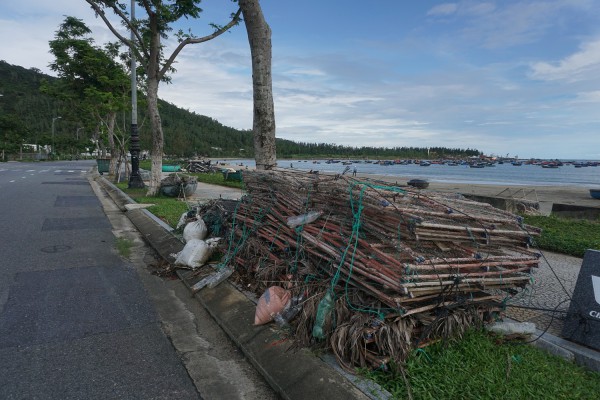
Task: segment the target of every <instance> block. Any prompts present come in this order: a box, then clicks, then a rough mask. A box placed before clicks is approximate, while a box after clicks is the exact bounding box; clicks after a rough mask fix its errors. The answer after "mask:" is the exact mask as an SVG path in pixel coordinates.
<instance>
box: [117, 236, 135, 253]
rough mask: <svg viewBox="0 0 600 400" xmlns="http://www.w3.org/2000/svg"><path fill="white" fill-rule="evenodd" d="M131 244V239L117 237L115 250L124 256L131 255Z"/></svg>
mask: <svg viewBox="0 0 600 400" xmlns="http://www.w3.org/2000/svg"><path fill="white" fill-rule="evenodd" d="M132 246H133V241H131V240H129V239H127V238H122V237H119V238H117V242H116V247H117V251H118V252H119V254H120V255H122V256H123V257H125V258H128V257H129V256H130V255H131V247H132Z"/></svg>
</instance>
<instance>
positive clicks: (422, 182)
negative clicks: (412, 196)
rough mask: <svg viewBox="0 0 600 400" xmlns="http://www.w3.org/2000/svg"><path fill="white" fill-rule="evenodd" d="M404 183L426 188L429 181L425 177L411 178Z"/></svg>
mask: <svg viewBox="0 0 600 400" xmlns="http://www.w3.org/2000/svg"><path fill="white" fill-rule="evenodd" d="M406 184H407V185H408V186H412V187H414V188H417V189H427V188H428V187H429V182H427V181H426V180H425V179H411V180H410V181H408V182H406Z"/></svg>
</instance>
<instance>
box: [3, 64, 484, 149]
mask: <svg viewBox="0 0 600 400" xmlns="http://www.w3.org/2000/svg"><path fill="white" fill-rule="evenodd" d="M55 79H57V78H54V77H51V76H48V75H45V74H43V73H41V72H40V71H39V70H37V69H35V68H30V69H26V68H23V67H20V66H16V65H11V64H8V63H6V62H5V61H0V94H2V95H3V96H2V97H0V135H1V137H2V139H3V141H2V142H0V146H2V149H4V150H5V151H6V152H8V153H16V152H18V151H19V144H21V143H29V144H41V145H44V144H50V143H51V142H52V120H53V118H54V117H56V116H61V119H60V120H55V126H54V128H55V129H54V141H55V143H56V147H57V149H59V150H62V151H63V152H65V153H69V152H71V153H72V152H74V151H75V150H74V149H76V148H77V147H78V146H79V147H82V146H85V145H88V146H89V145H90V144H89V139H91V137H92V133H93V132H92V128H90V126H91V125H92V124H93V121H86V120H82V116H80V115H76V114H74V113H73V112H72V111H71V110H70V107H68V105H66V104H63V103H61V102H60V101H58V100H57V99H55V98H53V97H51V96H49V95H47V94H44V93H42V92H41V91H40V87H41V86H42V85H43V83H44V82H45V81H52V80H55ZM142 100H143V99H142ZM159 109H160V113H161V118H162V122H163V130H164V135H165V150H164V151H165V154H168V155H173V156H177V157H189V156H193V155H201V156H209V157H243V158H253V157H254V145H253V141H252V133H251V131H245V130H238V129H234V128H231V127H228V126H225V125H223V124H221V123H219V122H218V121H216V120H214V119H212V118H210V117H207V116H204V115H199V114H196V113H194V112H190V111H188V110H184V109H182V108H180V107H177V106H175V105H174V104H170V103H167V102H165V101H162V100H161V101H160V102H159ZM138 111H139V117H138V123H139V125H140V128H139V132H140V141H141V146H142V149H149V148H150V132H149V124H147V123H145V122H144V121H145V119H146V110H145V107H143V106H142V105H140V106H139V107H138ZM120 117H121V118H120V119H119V121H118V122H117V123H118V125H119V127H120V129H121V130H122V131H124V132H128V130H129V128H128V127H129V124H130V119H129V118H130V117H129V115H127V113H125V115H121V116H120ZM428 154H431V156H432V157H464V156H472V155H478V154H480V153H479V151H477V150H474V149H447V148H443V147H439V148H429V153H428V149H427V148H424V147H394V148H376V147H360V148H357V147H348V146H340V145H336V144H330V143H298V142H293V141H291V140H285V139H277V157H278V158H279V159H283V158H318V157H339V158H342V157H343V158H363V157H370V158H387V159H394V158H428Z"/></svg>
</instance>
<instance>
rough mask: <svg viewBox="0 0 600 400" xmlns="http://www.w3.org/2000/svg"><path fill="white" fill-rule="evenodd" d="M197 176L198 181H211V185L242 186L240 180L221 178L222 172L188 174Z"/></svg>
mask: <svg viewBox="0 0 600 400" xmlns="http://www.w3.org/2000/svg"><path fill="white" fill-rule="evenodd" d="M188 175H192V176H195V177H196V178H198V182H204V183H211V184H213V185H220V186H227V187H232V188H238V189H241V188H243V183H242V182H237V181H226V180H225V179H223V174H222V173H220V172H214V173H211V174H188Z"/></svg>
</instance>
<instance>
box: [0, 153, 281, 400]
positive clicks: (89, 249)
mask: <svg viewBox="0 0 600 400" xmlns="http://www.w3.org/2000/svg"><path fill="white" fill-rule="evenodd" d="M93 165H94V162H91V161H65V162H49V163H1V164H0V228H1V229H0V254H1V256H0V398H1V399H83V398H86V399H198V398H203V397H204V398H219V396H216V395H215V394H214V393H216V391H218V390H219V387H216V388H214V391H213V392H212V395H211V394H210V393H211V392H207V393H209V395H205V394H204V393H202V391H203V390H206V389H205V388H203V387H202V383H203V382H204V383H205V386H206V382H209V383H211V382H212V383H211V384H212V385H213V386H215V385H214V382H215V381H217V380H218V379H219V377H217V378H215V377H214V376H212V377H211V375H210V373H211V371H206V368H204V369H203V368H202V365H197V366H196V367H197V368H196V371H195V373H190V371H188V369H186V367H187V366H189V360H192V361H194V362H196V363H197V364H202V363H201V362H199V361H198V360H199V359H200V358H199V357H198V356H197V355H194V354H195V352H194V349H193V347H194V346H192V345H190V343H192V342H194V343H200V344H202V346H203V347H204V348H207V349H209V348H210V347H211V345H210V343H208V342H207V340H205V339H203V338H198V337H196V336H195V335H197V332H196V330H195V328H196V324H198V325H199V323H198V321H196V320H195V319H194V318H195V316H194V315H195V313H196V314H197V313H198V312H199V311H198V310H196V311H194V310H191V311H190V310H189V309H188V308H186V306H185V304H183V303H185V301H181V300H179V299H177V298H176V296H175V295H174V294H173V293H174V290H172V291H171V292H165V289H164V287H162V286H161V285H162V282H161V281H160V280H159V282H158V283H157V282H155V281H152V279H157V280H158V278H155V277H151V278H140V273H139V271H140V267H139V265H133V264H132V263H131V262H129V261H128V260H125V259H123V258H122V257H121V256H119V254H118V252H117V250H116V242H117V239H116V237H115V233H114V226H113V224H112V222H113V221H112V220H113V219H118V218H119V216H117V215H116V214H115V215H113V216H111V215H108V216H107V213H106V212H105V208H103V203H104V202H105V200H102V203H101V201H100V200H99V198H98V196H97V193H95V192H94V190H96V191H97V189H94V190H93V187H92V186H91V185H90V182H89V181H88V179H87V178H86V176H85V175H86V173H87V172H88V171H89V170H90V169H91V168H92V167H93ZM94 184H95V183H94ZM109 217H110V218H109ZM121 217H122V218H125V219H126V217H123V216H121ZM140 242H141V240H140ZM142 246H143V245H142ZM147 275H148V276H150V275H149V274H147ZM148 282H150V283H149V284H148ZM177 283H178V282H175V281H173V282H172V283H171V285H176V284H177ZM148 285H150V286H152V287H154V288H155V289H152V288H150V289H149V286H148ZM163 286H164V285H163ZM172 287H174V286H172ZM153 290H154V291H153ZM161 290H162V292H161ZM164 293H167V294H164ZM167 295H168V296H170V297H173V299H171V298H165V297H167ZM183 296H187V297H188V298H189V293H187V292H185V294H184V295H183ZM157 304H163V306H162V309H159V308H158V307H156V305H157ZM182 304H183V305H182ZM165 314H171V315H183V317H182V318H180V321H184V322H187V324H188V325H192V328H193V329H192V330H193V332H188V333H185V339H186V340H187V341H186V340H183V339H182V338H181V337H179V339H177V335H176V333H175V334H173V332H165V329H166V328H165V327H168V328H169V329H170V331H174V330H177V329H179V328H177V324H178V323H177V321H175V322H173V321H165V320H164V319H163V317H164V315H165ZM190 321H191V322H190ZM179 330H180V329H179ZM167 334H168V335H167ZM180 336H182V334H180ZM174 338H175V340H174ZM177 340H179V341H180V342H185V344H184V345H183V346H184V347H185V346H187V348H184V349H183V350H181V349H178V348H176V347H177V344H175V345H174V343H175V342H176V341H177ZM202 346H200V347H202ZM211 350H212V351H213V354H211V355H212V358H213V359H216V360H217V361H218V357H219V353H217V352H216V350H214V349H211ZM186 351H189V354H187V353H185V352H186ZM237 357H238V358H240V356H239V355H238V356H237ZM238 361H239V360H238ZM231 365H233V364H231ZM234 367H235V365H233V366H232V368H229V369H230V370H231V371H237V370H236V369H235V368H234ZM199 371H200V372H199ZM215 371H216V372H217V373H218V372H219V370H218V368H215ZM213 375H214V374H213ZM236 378H237V380H238V381H240V382H242V383H244V382H246V381H244V378H245V375H244V374H241V373H240V374H238V375H237V376H236V377H232V379H236ZM211 379H212V381H211ZM246 383H247V382H246ZM228 386H230V387H234V386H235V385H231V384H228ZM264 390H265V392H264V393H263V392H257V393H258V394H255V395H252V393H251V395H248V396H247V398H274V395H273V394H272V393H270V392H268V389H264ZM229 391H231V389H229ZM224 395H226V396H227V398H242V397H245V396H241V395H236V394H235V393H229V392H228V393H226V394H225V393H224ZM259 396H260V397H259Z"/></svg>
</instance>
